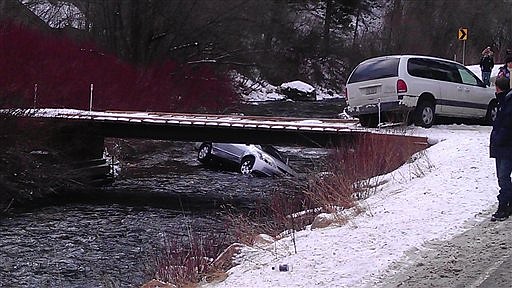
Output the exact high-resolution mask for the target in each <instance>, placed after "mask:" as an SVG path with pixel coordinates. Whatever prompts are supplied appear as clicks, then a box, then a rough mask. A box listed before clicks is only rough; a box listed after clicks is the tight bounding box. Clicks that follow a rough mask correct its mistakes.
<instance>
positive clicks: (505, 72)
mask: <svg viewBox="0 0 512 288" xmlns="http://www.w3.org/2000/svg"><path fill="white" fill-rule="evenodd" d="M511 71H512V55H507V57H505V65H503V66H501V67H500V70H499V71H498V75H497V76H496V79H498V78H502V77H505V78H507V79H508V80H509V81H512V79H511V78H510V72H511ZM510 87H512V85H510Z"/></svg>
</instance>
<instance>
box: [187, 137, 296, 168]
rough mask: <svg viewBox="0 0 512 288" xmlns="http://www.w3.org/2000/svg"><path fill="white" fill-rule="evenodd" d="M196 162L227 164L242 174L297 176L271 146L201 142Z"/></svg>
mask: <svg viewBox="0 0 512 288" xmlns="http://www.w3.org/2000/svg"><path fill="white" fill-rule="evenodd" d="M197 160H199V162H201V163H203V164H215V163H227V164H228V165H229V164H230V165H231V166H233V167H235V168H236V169H237V170H238V171H239V172H240V173H242V174H256V175H263V176H297V173H296V172H295V171H293V169H291V168H290V167H289V166H288V165H287V162H288V161H286V160H284V158H283V157H282V156H281V154H280V153H279V151H277V149H276V148H275V147H273V146H272V145H251V144H230V143H208V142H203V143H201V145H200V146H199V151H198V153H197Z"/></svg>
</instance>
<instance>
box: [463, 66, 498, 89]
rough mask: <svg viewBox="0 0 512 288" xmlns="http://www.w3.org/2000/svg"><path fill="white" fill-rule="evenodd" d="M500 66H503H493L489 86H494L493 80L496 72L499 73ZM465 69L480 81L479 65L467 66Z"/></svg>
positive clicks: (496, 74)
mask: <svg viewBox="0 0 512 288" xmlns="http://www.w3.org/2000/svg"><path fill="white" fill-rule="evenodd" d="M501 66H503V64H494V67H493V68H492V71H491V86H494V78H496V76H498V72H499V71H500V67H501ZM466 68H468V69H469V70H471V72H473V73H475V75H476V76H478V78H480V80H482V70H481V69H480V65H469V66H466Z"/></svg>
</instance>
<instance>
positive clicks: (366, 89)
mask: <svg viewBox="0 0 512 288" xmlns="http://www.w3.org/2000/svg"><path fill="white" fill-rule="evenodd" d="M394 59H398V60H394ZM410 59H414V60H413V61H414V62H412V63H416V64H411V65H417V66H416V67H420V68H417V69H419V70H414V69H415V68H408V65H409V61H410ZM385 61H389V62H390V63H395V62H396V61H398V67H397V71H396V72H395V71H393V73H390V74H389V75H387V74H385V73H384V74H385V75H384V76H385V77H379V78H377V79H370V80H360V79H361V78H360V79H357V80H356V81H355V82H351V79H352V77H353V76H354V74H355V73H356V71H358V69H362V70H363V72H362V73H364V72H368V74H371V73H373V71H372V70H371V69H373V68H372V67H374V66H375V69H381V67H380V66H379V65H381V63H385ZM423 62H424V63H427V64H425V65H424V66H421V65H422V64H417V63H423ZM374 63H375V64H374ZM428 63H432V64H433V66H432V67H429V66H428ZM361 65H362V66H361ZM435 65H439V66H438V67H434V66H435ZM381 66H385V65H381ZM411 67H412V66H411ZM409 69H413V70H414V71H415V72H412V73H413V74H418V75H416V76H413V75H411V74H410V72H411V71H413V70H411V71H409ZM421 69H423V70H421ZM443 69H445V70H443ZM386 71H387V70H386ZM417 71H419V72H417ZM447 71H448V72H447ZM443 72H445V74H446V75H448V76H449V77H451V78H446V79H445V78H442V77H443V76H440V75H445V74H443ZM421 73H424V74H421ZM357 77H360V76H359V75H356V78H357ZM435 78H442V79H435ZM362 79H364V77H363V78H362ZM399 80H401V81H404V82H405V83H406V85H407V92H404V93H398V92H397V82H398V81H399ZM346 87H347V102H348V107H347V108H346V112H347V113H348V114H349V115H352V116H356V117H357V116H360V115H368V114H375V113H377V112H378V111H379V106H380V111H381V112H394V111H413V110H414V109H415V107H416V106H417V105H418V101H419V99H420V97H422V96H429V97H431V99H433V100H434V102H435V114H436V115H441V116H449V117H465V118H484V117H486V115H487V110H488V109H487V108H488V106H489V105H490V103H491V101H493V99H495V95H494V89H492V88H490V87H485V85H484V84H483V83H482V81H481V80H480V79H479V78H478V77H477V76H476V75H474V74H473V73H472V72H471V71H470V70H469V69H467V68H466V67H464V66H463V65H461V64H460V63H457V62H454V61H451V60H446V59H441V58H435V57H430V56H421V55H391V56H382V57H377V58H371V59H368V60H365V61H363V62H361V63H360V64H359V65H358V66H357V67H356V68H355V69H354V70H353V71H352V73H351V74H350V76H349V80H348V83H347V85H346Z"/></svg>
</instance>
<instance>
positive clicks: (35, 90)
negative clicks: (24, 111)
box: [34, 83, 37, 109]
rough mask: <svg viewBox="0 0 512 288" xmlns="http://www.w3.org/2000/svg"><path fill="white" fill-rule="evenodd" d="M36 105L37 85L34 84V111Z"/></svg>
mask: <svg viewBox="0 0 512 288" xmlns="http://www.w3.org/2000/svg"><path fill="white" fill-rule="evenodd" d="M36 103H37V83H36V84H34V109H36Z"/></svg>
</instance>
